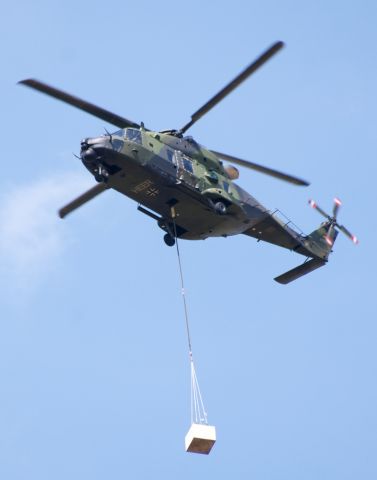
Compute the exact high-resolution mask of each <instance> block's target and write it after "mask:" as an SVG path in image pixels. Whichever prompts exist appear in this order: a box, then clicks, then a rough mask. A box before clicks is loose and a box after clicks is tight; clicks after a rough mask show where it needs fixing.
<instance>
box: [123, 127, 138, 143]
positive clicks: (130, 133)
mask: <svg viewBox="0 0 377 480" xmlns="http://www.w3.org/2000/svg"><path fill="white" fill-rule="evenodd" d="M126 138H127V140H130V142H135V143H140V145H141V132H140V130H137V129H136V128H127V129H126Z"/></svg>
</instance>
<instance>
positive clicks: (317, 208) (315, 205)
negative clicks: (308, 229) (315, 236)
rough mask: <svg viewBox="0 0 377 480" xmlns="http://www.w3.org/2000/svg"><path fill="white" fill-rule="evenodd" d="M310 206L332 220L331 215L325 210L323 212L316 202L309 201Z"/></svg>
mask: <svg viewBox="0 0 377 480" xmlns="http://www.w3.org/2000/svg"><path fill="white" fill-rule="evenodd" d="M309 205H310V206H311V207H312V208H314V209H315V210H317V212H319V213H320V214H321V215H322V216H323V217H325V218H327V220H331V217H330V215H328V214H327V213H326V212H325V211H324V210H322V208H321V207H319V206H318V205H317V203H316V202H315V201H314V200H309Z"/></svg>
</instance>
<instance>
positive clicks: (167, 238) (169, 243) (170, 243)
mask: <svg viewBox="0 0 377 480" xmlns="http://www.w3.org/2000/svg"><path fill="white" fill-rule="evenodd" d="M164 242H165V243H166V245H167V246H168V247H173V246H174V245H175V238H173V237H172V236H171V235H170V233H166V234H165V235H164Z"/></svg>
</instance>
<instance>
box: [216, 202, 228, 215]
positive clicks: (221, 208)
mask: <svg viewBox="0 0 377 480" xmlns="http://www.w3.org/2000/svg"><path fill="white" fill-rule="evenodd" d="M215 210H216V212H217V213H218V214H220V215H225V214H226V206H225V205H224V204H223V202H216V203H215Z"/></svg>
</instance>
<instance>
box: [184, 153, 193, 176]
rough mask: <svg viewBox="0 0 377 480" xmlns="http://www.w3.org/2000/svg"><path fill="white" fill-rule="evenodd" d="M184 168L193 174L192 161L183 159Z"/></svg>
mask: <svg viewBox="0 0 377 480" xmlns="http://www.w3.org/2000/svg"><path fill="white" fill-rule="evenodd" d="M183 168H184V169H185V170H186V171H187V172H190V173H193V168H192V161H191V160H189V159H188V158H185V157H183Z"/></svg>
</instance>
